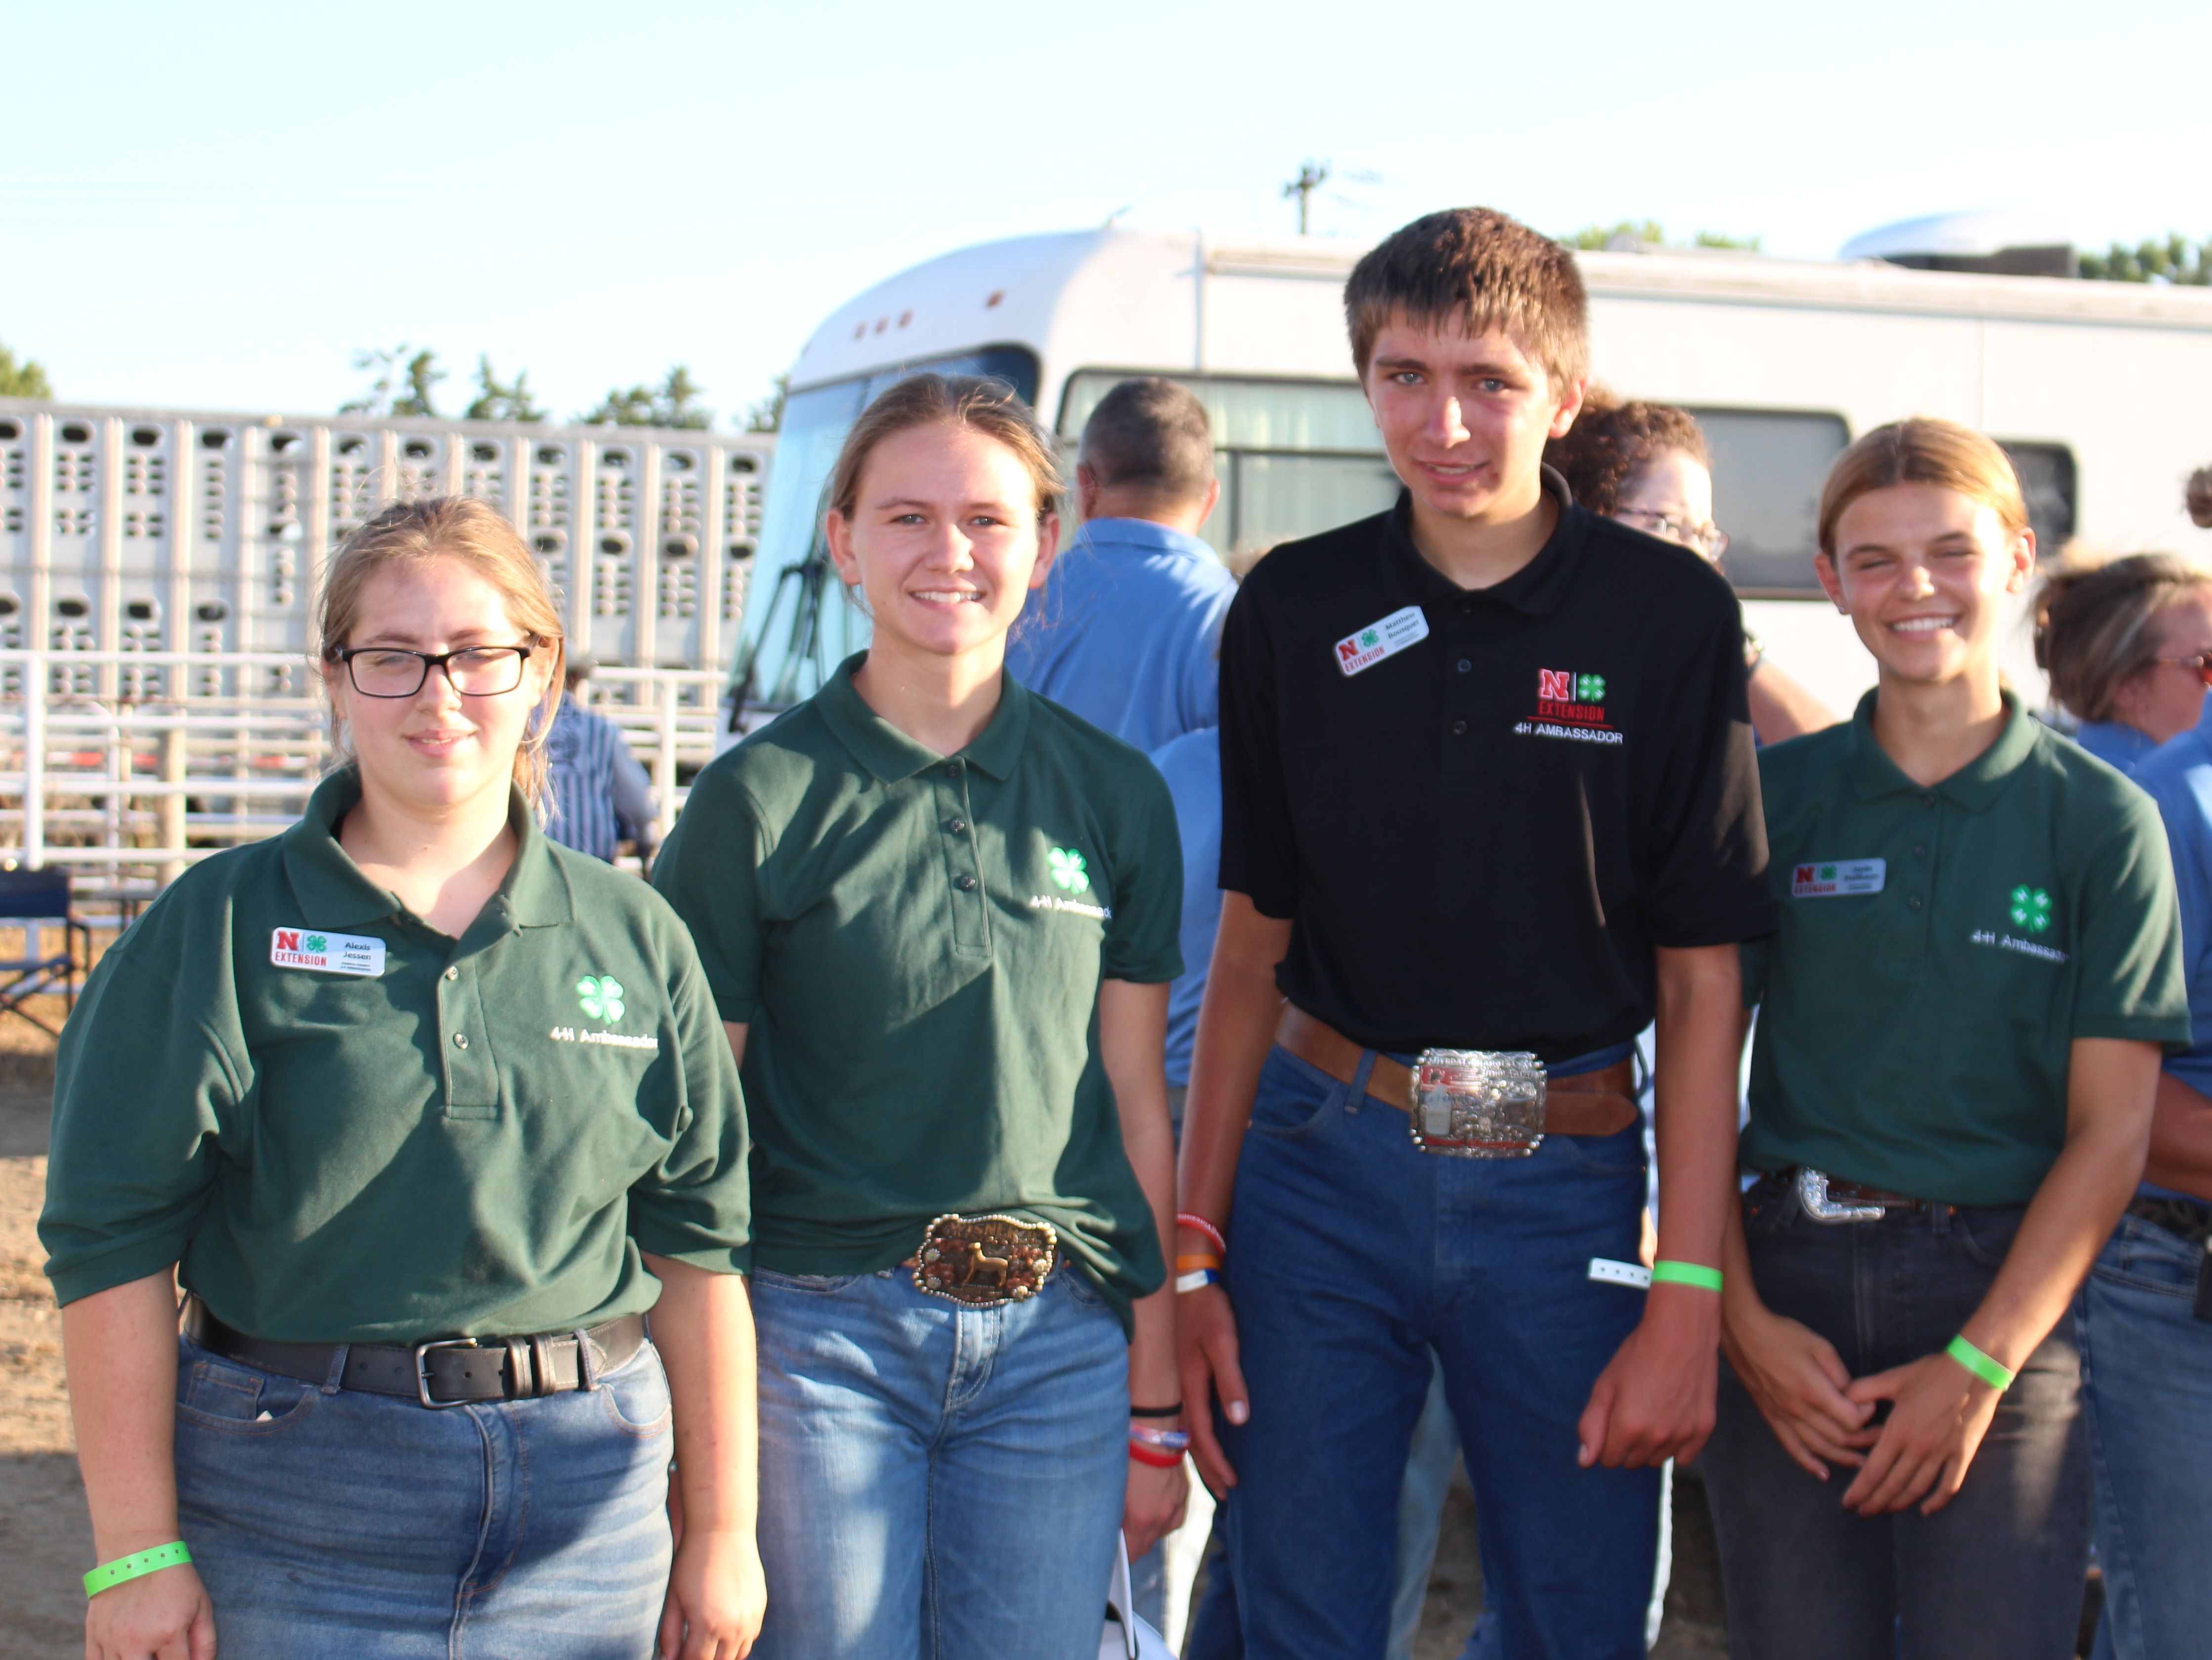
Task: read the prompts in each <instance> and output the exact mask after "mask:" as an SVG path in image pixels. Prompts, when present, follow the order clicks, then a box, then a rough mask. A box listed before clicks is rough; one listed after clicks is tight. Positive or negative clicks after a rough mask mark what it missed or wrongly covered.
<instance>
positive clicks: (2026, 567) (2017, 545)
mask: <svg viewBox="0 0 2212 1660" xmlns="http://www.w3.org/2000/svg"><path fill="white" fill-rule="evenodd" d="M2005 551H2006V552H2007V553H2008V554H2010V555H2011V556H2012V565H2011V567H2010V568H2009V569H2008V570H2007V571H2006V573H2005V592H2007V593H2008V594H2017V593H2020V592H2021V591H2023V590H2024V589H2026V588H2027V584H2028V579H2030V578H2032V577H2033V576H2034V574H2035V532H2034V531H2033V530H2022V531H2021V533H2020V534H2019V535H2017V536H2014V537H2013V538H2012V540H2011V542H2010V544H2009V545H2008V547H2007V548H2006V550H2005Z"/></svg>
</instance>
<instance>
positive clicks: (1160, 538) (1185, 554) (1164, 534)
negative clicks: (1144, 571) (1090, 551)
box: [1068, 518, 1214, 560]
mask: <svg viewBox="0 0 2212 1660" xmlns="http://www.w3.org/2000/svg"><path fill="white" fill-rule="evenodd" d="M1076 548H1094V549H1099V550H1103V549H1105V548H1128V549H1131V550H1132V551H1133V552H1136V553H1139V554H1176V555H1179V556H1180V557H1182V558H1184V559H1198V560H1213V558H1214V554H1213V549H1212V548H1211V547H1209V546H1208V545H1207V544H1206V542H1201V541H1200V540H1199V538H1198V537H1196V536H1185V535H1184V534H1183V533H1182V531H1181V530H1171V529H1170V528H1169V527H1168V526H1167V525H1164V524H1154V523H1153V522H1152V520H1151V519H1149V518H1087V519H1085V520H1084V521H1083V525H1082V528H1081V529H1080V530H1077V532H1076V533H1075V542H1074V544H1073V546H1072V547H1071V548H1069V549H1068V552H1070V553H1073V552H1074V551H1075V550H1076Z"/></svg>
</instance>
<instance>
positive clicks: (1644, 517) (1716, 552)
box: [1619, 507, 1729, 562]
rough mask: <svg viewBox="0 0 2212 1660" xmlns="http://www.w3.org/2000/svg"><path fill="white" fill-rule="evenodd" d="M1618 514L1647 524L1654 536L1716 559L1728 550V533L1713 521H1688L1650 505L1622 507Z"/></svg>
mask: <svg viewBox="0 0 2212 1660" xmlns="http://www.w3.org/2000/svg"><path fill="white" fill-rule="evenodd" d="M1619 516H1620V518H1632V519H1636V520H1638V521H1639V522H1641V523H1642V524H1646V525H1648V526H1650V530H1651V533H1652V534H1653V535H1654V536H1662V537H1664V538H1665V539H1666V540H1667V541H1668V542H1680V543H1681V544H1682V546H1684V547H1685V548H1691V549H1692V550H1693V551H1695V552H1697V553H1700V554H1704V555H1705V557H1706V558H1707V559H1710V560H1715V561H1716V562H1717V561H1718V560H1719V559H1720V556H1721V555H1722V554H1725V553H1726V552H1728V545H1729V539H1728V532H1727V531H1726V530H1723V529H1721V527H1720V526H1719V525H1717V524H1711V523H1708V524H1691V523H1690V521H1689V520H1687V519H1686V518H1674V516H1673V515H1672V514H1670V513H1662V512H1656V511H1655V510H1654V509H1652V508H1650V507H1623V508H1622V509H1621V510H1620V515H1619Z"/></svg>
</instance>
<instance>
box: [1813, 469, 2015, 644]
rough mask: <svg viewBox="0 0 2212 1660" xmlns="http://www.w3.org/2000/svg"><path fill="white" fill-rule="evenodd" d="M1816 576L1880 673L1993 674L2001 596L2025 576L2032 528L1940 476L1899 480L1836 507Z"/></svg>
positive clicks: (2010, 590) (1816, 560) (2009, 592)
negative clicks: (2008, 523) (2016, 527)
mask: <svg viewBox="0 0 2212 1660" xmlns="http://www.w3.org/2000/svg"><path fill="white" fill-rule="evenodd" d="M1834 542H1835V552H1834V554H1833V555H1830V554H1827V553H1825V552H1824V553H1822V554H1820V555H1819V556H1818V557H1817V558H1816V559H1815V560H1814V570H1815V571H1816V572H1817V573H1819V576H1820V585H1821V587H1823V588H1825V589H1826V591H1827V594H1828V597H1829V598H1830V599H1831V600H1832V601H1834V602H1835V605H1836V609H1838V610H1839V611H1841V612H1843V613H1844V615H1846V616H1848V617H1849V618H1850V620H1851V626H1852V627H1855V628H1857V630H1858V635H1859V639H1861V640H1863V641H1864V642H1865V645H1866V648H1867V650H1869V651H1871V652H1873V653H1874V655H1875V661H1876V662H1877V663H1880V664H1881V672H1882V676H1883V678H1884V679H1890V678H1896V679H1899V680H1905V681H1909V682H1915V683H1917V684H1923V685H1936V684H1940V683H1942V682H1947V681H1952V680H1956V679H1958V678H1960V677H1961V676H1969V675H1984V674H1985V675H1986V676H1989V677H1990V681H1991V683H1992V684H1994V682H1995V677H1996V647H1997V626H1998V622H1999V621H2000V618H2001V615H2002V609H2003V605H2002V601H2003V597H2004V596H2005V595H2007V594H2016V593H2019V592H2020V591H2021V590H2022V589H2024V588H2025V587H2026V586H2027V580H2028V576H2029V573H2030V572H2031V571H2032V570H2033V568H2034V563H2035V533H2034V532H2033V531H2032V530H2021V531H2019V532H2017V533H2014V532H2009V531H2008V530H2006V528H2005V525H2004V521H2003V520H2002V518H1999V517H1998V515H1997V511H1996V508H1994V507H1992V506H1990V505H1989V504H1988V503H1986V502H1984V501H1980V500H1976V499H1975V498H1974V497H1972V496H1970V495H1966V494H1962V493H1961V492H1960V491H1957V490H1948V489H1945V488H1943V487H1942V486H1941V485H1937V484H1893V485H1890V486H1887V488H1881V489H1878V490H1869V491H1868V492H1867V493H1866V494H1863V495H1862V496H1859V497H1857V498H1856V499H1855V500H1853V501H1852V502H1851V503H1850V506H1847V507H1845V508H1844V510H1843V512H1842V513H1841V514H1840V515H1838V518H1837V520H1836V527H1835V535H1834Z"/></svg>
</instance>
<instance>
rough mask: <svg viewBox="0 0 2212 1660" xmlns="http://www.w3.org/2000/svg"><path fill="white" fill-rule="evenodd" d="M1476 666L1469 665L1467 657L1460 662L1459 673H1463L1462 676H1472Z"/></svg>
mask: <svg viewBox="0 0 2212 1660" xmlns="http://www.w3.org/2000/svg"><path fill="white" fill-rule="evenodd" d="M1459 671H1460V673H1462V675H1465V674H1471V673H1472V672H1474V664H1473V663H1469V662H1468V660H1467V659H1466V658H1465V657H1462V658H1461V659H1460V660H1459Z"/></svg>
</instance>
